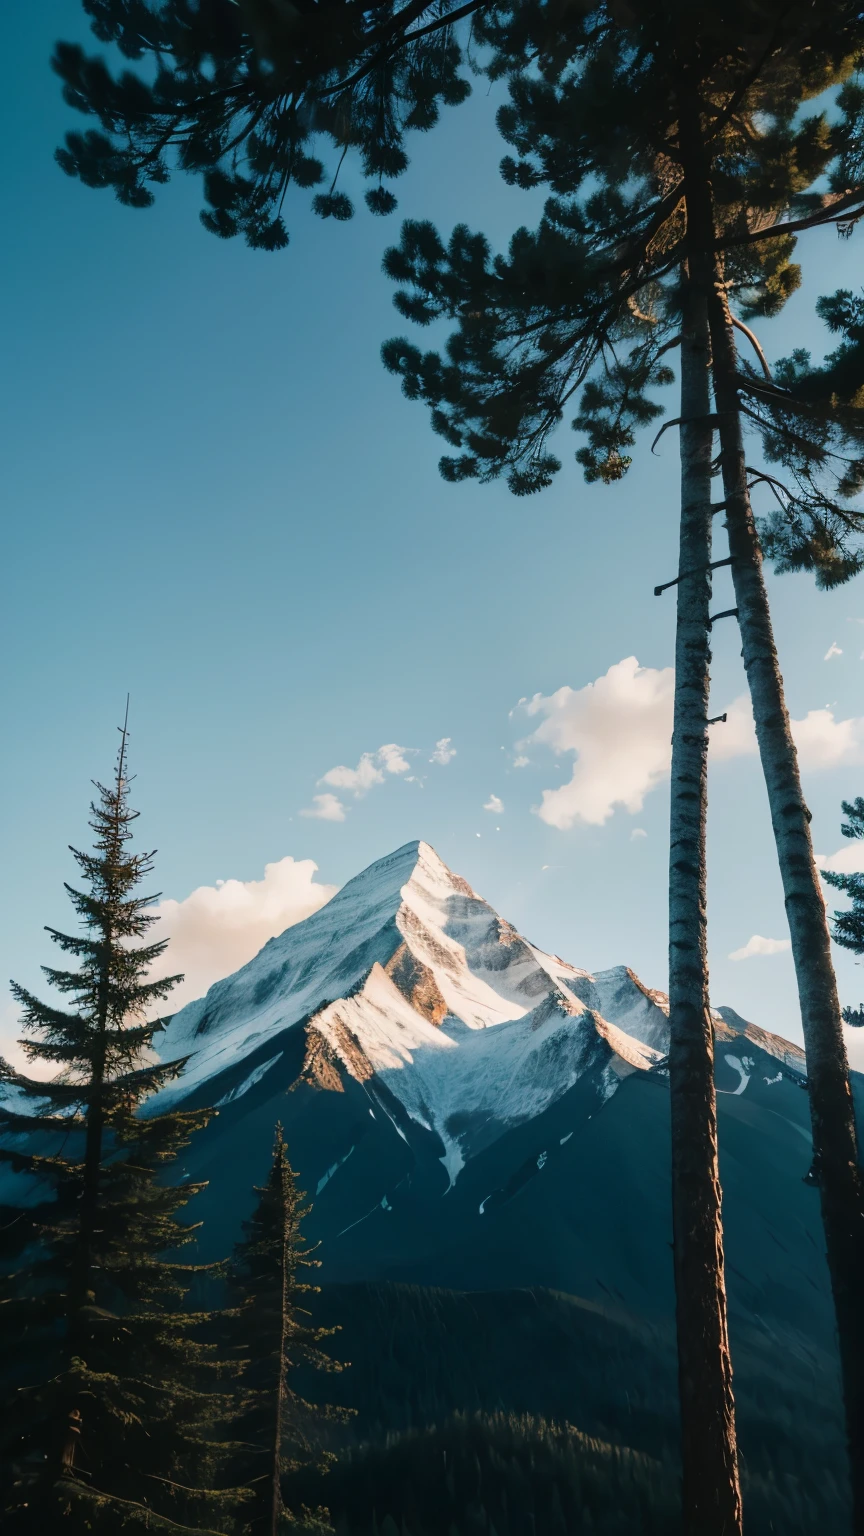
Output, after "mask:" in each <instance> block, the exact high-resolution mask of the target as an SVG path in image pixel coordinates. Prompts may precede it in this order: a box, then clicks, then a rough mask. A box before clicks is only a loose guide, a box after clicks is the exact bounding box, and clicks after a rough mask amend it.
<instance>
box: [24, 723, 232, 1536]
mask: <svg viewBox="0 0 864 1536" xmlns="http://www.w3.org/2000/svg"><path fill="white" fill-rule="evenodd" d="M127 745H128V742H127V730H126V726H125V725H124V727H123V728H122V731H121V740H120V748H119V752H118V757H117V765H116V772H115V775H114V779H113V782H112V783H111V784H110V785H108V786H104V785H101V784H97V785H96V789H97V798H96V801H95V803H94V804H93V805H92V806H91V821H90V825H91V827H92V829H93V833H94V847H93V849H92V851H88V852H80V851H78V850H76V849H73V850H72V852H73V855H74V858H75V860H76V862H77V864H78V867H79V870H80V872H81V876H82V879H81V882H80V886H78V885H76V886H74V887H73V886H71V885H67V886H66V890H67V892H68V895H69V897H70V900H71V902H72V906H73V908H74V910H75V913H76V915H77V916H78V918H79V920H80V924H81V931H80V932H78V933H74V934H69V933H65V932H60V931H58V930H56V929H53V928H49V929H48V932H49V933H50V935H51V937H52V939H53V940H54V942H55V943H56V944H57V945H58V947H59V948H60V949H61V950H62V951H63V952H64V953H65V954H68V955H71V956H72V957H73V958H74V960H75V961H76V962H77V966H76V968H75V969H66V968H57V967H53V966H45V967H43V969H44V971H45V974H46V976H47V978H48V980H49V982H50V983H51V985H52V987H53V988H54V990H55V992H56V993H59V994H60V1003H54V1002H44V1001H42V1000H41V999H40V998H38V997H36V996H35V995H34V994H33V993H32V992H30V991H29V990H28V989H27V988H26V987H23V986H20V985H18V984H17V983H13V986H12V990H13V993H14V995H15V997H16V999H17V1000H18V1002H19V1003H20V1004H21V1006H22V1009H23V1020H22V1022H23V1027H24V1031H25V1033H24V1037H23V1039H22V1041H21V1045H22V1046H23V1049H24V1051H25V1053H26V1055H27V1056H28V1057H29V1058H30V1060H31V1061H34V1062H39V1063H41V1064H47V1065H49V1066H53V1067H56V1068H57V1069H58V1070H57V1073H56V1075H55V1076H54V1077H51V1078H49V1079H47V1080H43V1079H40V1078H31V1077H29V1076H28V1075H27V1074H26V1073H25V1072H19V1071H16V1070H15V1069H13V1068H12V1067H10V1066H9V1065H8V1064H7V1063H5V1062H2V1061H0V1081H2V1082H3V1083H4V1084H5V1085H6V1096H5V1099H4V1102H3V1105H2V1107H0V1130H2V1131H3V1133H4V1138H5V1141H6V1144H5V1145H4V1146H3V1147H2V1148H0V1158H2V1159H3V1161H5V1162H6V1163H8V1164H11V1166H12V1168H13V1170H14V1171H16V1172H17V1173H19V1174H21V1175H24V1177H25V1183H26V1185H27V1186H28V1187H29V1188H35V1190H37V1191H38V1192H39V1196H40V1197H39V1198H37V1199H36V1200H35V1202H34V1203H30V1204H28V1205H26V1206H25V1209H24V1210H23V1211H21V1210H19V1211H16V1212H12V1211H7V1212H6V1213H5V1214H6V1219H5V1221H4V1227H5V1229H6V1236H7V1241H6V1245H5V1247H6V1254H5V1257H6V1258H7V1259H10V1260H11V1262H12V1264H13V1265H14V1264H16V1262H17V1268H16V1269H14V1272H13V1273H11V1275H7V1276H6V1277H5V1278H4V1281H3V1289H4V1292H5V1295H4V1305H3V1307H2V1309H0V1318H2V1329H3V1342H4V1348H3V1354H4V1377H5V1388H6V1390H5V1404H4V1413H3V1442H4V1444H3V1451H4V1458H5V1476H4V1489H3V1492H4V1503H5V1519H4V1527H3V1528H4V1530H7V1529H8V1530H9V1531H10V1532H12V1531H15V1532H18V1531H21V1532H22V1533H25V1532H26V1533H30V1532H33V1533H36V1532H40V1533H41V1532H44V1531H47V1530H49V1529H50V1530H53V1529H54V1527H55V1525H56V1524H58V1523H60V1524H62V1529H63V1530H64V1531H65V1530H69V1531H70V1533H72V1532H76V1531H79V1530H80V1531H85V1530H91V1529H104V1530H106V1531H112V1532H113V1531H117V1530H119V1529H121V1528H122V1529H123V1530H126V1529H129V1530H148V1531H158V1530H164V1531H175V1530H177V1531H179V1530H186V1529H194V1530H199V1531H200V1530H204V1529H211V1526H212V1523H213V1522H216V1523H217V1528H221V1529H224V1526H223V1525H222V1520H223V1517H225V1518H227V1517H228V1516H229V1515H231V1514H232V1512H233V1511H234V1509H235V1507H236V1504H237V1498H236V1496H235V1495H233V1494H231V1493H225V1494H222V1493H219V1492H217V1491H215V1490H213V1489H210V1488H209V1482H210V1479H211V1473H212V1472H213V1471H214V1470H215V1469H216V1467H217V1465H218V1462H219V1459H220V1454H221V1453H220V1448H219V1445H218V1443H217V1440H218V1430H219V1425H220V1423H221V1420H222V1419H223V1418H224V1417H225V1416H226V1415H227V1414H228V1413H229V1412H230V1402H231V1395H230V1390H224V1389H222V1388H221V1387H220V1386H219V1384H218V1382H217V1383H214V1382H213V1381H211V1380H210V1378H211V1377H212V1376H213V1374H214V1372H215V1371H216V1369H217V1367H216V1364H215V1361H214V1358H213V1351H212V1349H211V1347H210V1346H207V1345H205V1344H202V1343H199V1342H197V1340H196V1339H195V1337H194V1336H193V1334H194V1329H195V1327H196V1324H198V1323H201V1322H204V1321H207V1320H208V1319H207V1318H206V1317H201V1316H197V1317H196V1316H188V1315H186V1314H185V1313H184V1312H182V1311H181V1310H179V1308H180V1305H181V1303H182V1299H183V1296H184V1294H185V1293H186V1291H187V1290H188V1288H189V1285H190V1282H191V1279H192V1277H193V1276H194V1274H195V1272H196V1270H195V1267H194V1266H189V1265H186V1264H183V1263H181V1262H180V1261H179V1260H178V1259H177V1258H176V1257H170V1258H169V1257H166V1255H168V1254H172V1255H173V1254H175V1252H176V1250H178V1249H180V1248H182V1247H183V1246H184V1245H186V1244H188V1243H190V1242H192V1241H193V1238H194V1229H193V1228H190V1227H188V1226H187V1225H185V1224H183V1223H182V1222H181V1221H180V1220H178V1215H179V1213H180V1212H181V1211H182V1209H183V1208H184V1207H185V1205H186V1203H187V1201H188V1199H189V1197H190V1195H193V1194H194V1193H195V1192H196V1190H197V1189H198V1188H200V1187H201V1186H200V1185H198V1186H196V1185H190V1184H188V1183H186V1184H184V1185H181V1186H179V1187H178V1186H176V1185H172V1184H170V1183H168V1182H167V1180H166V1172H167V1170H168V1168H169V1167H170V1165H171V1163H172V1162H173V1161H174V1159H175V1158H176V1156H177V1154H178V1152H179V1151H180V1150H181V1149H182V1148H183V1147H185V1146H186V1145H187V1144H188V1142H189V1139H190V1137H191V1136H192V1134H193V1133H194V1132H195V1131H196V1130H198V1129H199V1128H200V1127H202V1126H203V1125H204V1124H205V1123H206V1121H207V1118H208V1112H207V1111H206V1110H191V1111H190V1110H185V1111H175V1112H171V1113H165V1114H154V1115H150V1116H148V1117H142V1116H141V1115H140V1114H139V1113H138V1111H139V1108H140V1106H141V1105H142V1103H143V1102H144V1101H145V1100H146V1099H147V1098H148V1096H150V1095H151V1094H153V1093H154V1092H155V1091H156V1090H158V1089H159V1088H160V1087H161V1086H162V1085H163V1084H165V1083H167V1082H168V1081H170V1080H171V1079H172V1078H174V1077H175V1076H176V1075H177V1073H178V1072H179V1071H180V1069H181V1068H182V1066H183V1062H182V1061H172V1062H168V1063H164V1064H161V1063H159V1062H157V1061H156V1060H155V1058H154V1053H153V1051H152V1050H151V1046H152V1041H153V1037H154V1035H155V1033H156V1031H157V1030H158V1029H159V1028H160V1027H161V1025H160V1021H159V1019H148V1015H149V1013H150V1011H151V1010H152V1008H153V1007H154V1005H158V1004H159V1003H161V1002H162V1001H163V1000H164V999H165V998H166V997H167V996H168V995H169V993H170V991H171V989H172V988H173V987H174V986H175V984H176V983H177V982H178V981H179V980H180V979H181V978H180V977H179V976H169V977H165V978H164V979H161V980H157V981H153V980H148V979H147V975H148V972H149V970H150V968H151V966H152V964H153V962H154V961H155V960H156V959H158V958H159V956H161V955H162V953H163V952H164V950H165V947H166V942H167V941H165V940H162V941H156V942H147V934H148V930H149V928H150V926H151V924H152V923H153V922H154V920H155V919H154V914H153V913H152V912H151V911H150V910H149V909H150V908H151V907H152V904H153V903H154V902H155V901H156V900H157V899H158V897H157V896H155V895H141V894H139V892H138V888H139V886H140V884H141V881H142V880H143V879H144V878H145V877H146V876H147V875H149V874H150V872H151V870H152V867H153V855H152V854H150V853H134V852H132V851H130V849H129V848H128V846H127V845H128V843H129V841H130V839H131V837H132V824H133V822H134V821H135V820H136V817H137V813H136V812H135V811H133V810H132V809H131V808H130V806H129V778H128V770H127ZM25 1193H26V1191H25ZM223 1459H224V1457H223ZM196 1480H197V1482H198V1486H194V1484H195V1483H196Z"/></svg>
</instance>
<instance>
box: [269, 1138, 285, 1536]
mask: <svg viewBox="0 0 864 1536" xmlns="http://www.w3.org/2000/svg"><path fill="white" fill-rule="evenodd" d="M280 1145H281V1144H280ZM280 1171H281V1170H280ZM284 1191H285V1178H284V1171H283V1172H282V1196H283V1201H282V1208H281V1217H282V1260H281V1279H282V1305H281V1307H280V1310H279V1359H278V1363H277V1375H276V1416H275V1421H274V1424H273V1467H272V1477H271V1491H270V1536H279V1526H280V1524H281V1521H282V1509H283V1504H282V1415H283V1409H284V1405H285V1349H286V1346H287V1343H288V1233H287V1223H288V1213H287V1210H286V1209H285V1202H284Z"/></svg>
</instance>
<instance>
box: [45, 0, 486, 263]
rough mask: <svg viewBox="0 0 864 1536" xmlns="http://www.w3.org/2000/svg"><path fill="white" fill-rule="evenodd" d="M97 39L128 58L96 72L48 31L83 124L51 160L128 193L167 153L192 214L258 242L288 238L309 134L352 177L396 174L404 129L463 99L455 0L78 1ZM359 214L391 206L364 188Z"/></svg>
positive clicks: (386, 197) (126, 199)
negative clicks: (197, 179) (195, 177)
mask: <svg viewBox="0 0 864 1536" xmlns="http://www.w3.org/2000/svg"><path fill="white" fill-rule="evenodd" d="M83 3H84V10H85V12H86V13H87V14H88V15H89V17H90V18H91V23H92V28H93V31H94V33H95V35H96V37H97V38H98V39H99V41H100V42H104V43H111V44H114V45H116V47H117V48H118V49H119V52H120V54H121V55H123V56H124V58H125V59H127V60H129V61H132V62H135V63H138V62H139V61H141V62H143V64H144V68H143V69H142V71H141V73H140V74H139V73H136V72H135V71H133V70H132V69H129V68H126V69H124V70H122V71H121V72H119V73H116V72H112V70H111V69H110V68H109V67H108V66H107V65H106V63H105V62H104V60H102V59H101V58H97V57H93V56H92V55H88V54H87V53H85V51H84V49H82V48H81V47H79V46H78V45H74V44H71V43H58V45H57V48H56V51H55V55H54V68H55V69H56V71H57V73H58V74H59V75H60V78H61V79H62V80H63V82H64V96H65V99H66V101H67V102H68V103H69V104H70V106H73V107H75V108H76V109H77V110H78V111H80V112H83V113H85V114H87V115H88V116H90V117H95V118H96V119H97V121H98V123H99V127H98V128H94V129H89V130H87V131H86V132H84V133H79V132H73V133H69V134H67V135H66V143H65V147H64V148H62V149H60V150H58V152H57V159H58V161H59V163H60V165H61V167H62V169H63V170H64V171H66V172H67V174H68V175H70V176H77V177H79V178H80V180H81V181H83V182H84V183H85V185H86V186H90V187H112V188H113V190H114V193H115V195H116V196H117V197H118V198H119V200H120V201H121V202H122V203H125V204H127V205H128V206H129V207H133V208H144V207H147V206H148V205H149V204H150V203H152V201H153V191H152V188H153V187H154V186H159V185H161V184H163V183H164V182H166V181H167V180H168V178H169V175H170V172H171V169H172V166H173V165H175V164H176V165H179V167H180V168H181V169H183V170H185V171H191V172H193V173H195V174H198V173H200V174H201V175H202V176H203V179H204V193H205V197H206V200H207V204H208V207H207V209H206V210H205V211H204V212H203V213H202V215H201V218H202V222H203V224H204V226H205V228H206V229H209V230H210V231H211V232H212V233H213V234H216V235H220V236H221V237H223V238H230V237H231V236H233V235H237V234H241V235H242V236H243V237H244V239H245V240H246V242H247V244H249V245H251V246H253V247H254V248H256V249H259V250H278V249H280V248H281V247H283V246H285V245H287V243H288V232H287V230H286V228H285V224H284V222H283V219H282V207H283V203H284V200H285V196H286V193H287V191H288V189H289V187H290V186H291V185H292V184H293V185H295V186H297V187H300V188H310V187H316V186H320V185H321V183H322V182H324V181H325V169H324V165H323V163H322V161H321V160H320V159H318V157H317V154H316V153H315V152H314V151H315V149H316V148H317V146H318V144H319V142H321V143H324V144H330V145H332V146H333V149H334V151H335V155H336V157H337V160H336V174H337V175H338V169H339V166H341V164H342V160H343V159H344V157H345V154H346V152H347V151H348V150H349V149H354V150H356V151H357V152H358V154H359V156H360V160H361V164H362V170H363V174H364V176H367V177H369V178H370V179H373V180H374V181H376V182H380V180H381V178H387V179H392V178H395V177H397V176H400V175H401V174H402V172H403V171H404V170H405V167H406V165H407V163H408V161H407V156H406V153H405V149H404V143H403V141H404V138H405V134H406V132H407V131H409V130H411V129H417V130H419V131H426V130H428V129H429V128H431V127H433V125H434V124H435V123H436V122H437V120H438V116H439V112H440V109H441V106H442V105H455V104H457V103H458V102H461V101H464V100H465V98H466V96H467V95H468V94H469V91H470V87H469V85H468V82H467V80H465V79H464V78H463V77H462V76H461V75H460V73H459V66H460V63H461V49H460V47H459V46H458V45H457V43H456V40H455V37H454V35H453V28H452V25H451V21H450V14H451V12H454V11H455V12H457V14H458V15H464V14H465V12H466V10H468V9H473V8H474V7H473V6H468V7H465V6H457V5H456V3H455V0H420V3H413V4H408V5H405V6H402V7H400V6H399V5H397V4H396V3H394V0H324V3H323V4H320V5H310V4H302V3H301V4H300V5H298V6H293V5H292V6H287V5H282V4H281V3H280V0H240V3H234V0H206V3H205V4H196V3H195V0H83ZM335 181H336V176H335V175H334V177H333V182H332V184H331V186H330V189H329V191H328V192H326V193H322V194H319V195H318V196H317V197H316V198H315V199H314V202H313V207H314V209H315V211H316V212H317V213H319V214H320V215H321V216H322V217H323V218H336V219H347V218H350V217H351V213H352V206H351V203H350V201H349V199H348V198H347V197H345V196H344V194H341V193H337V192H336V191H335ZM367 202H368V203H369V206H370V208H371V210H372V212H373V213H377V214H384V213H389V212H391V211H392V209H393V208H395V206H396V199H395V197H394V196H393V194H392V192H390V191H388V190H387V189H385V188H381V187H379V188H377V189H376V190H375V191H372V192H370V193H369V195H368V197H367Z"/></svg>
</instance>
